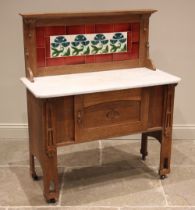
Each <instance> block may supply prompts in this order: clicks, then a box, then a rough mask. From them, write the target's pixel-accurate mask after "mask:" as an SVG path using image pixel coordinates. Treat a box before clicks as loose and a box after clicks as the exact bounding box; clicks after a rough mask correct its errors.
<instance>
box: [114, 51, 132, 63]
mask: <svg viewBox="0 0 195 210" xmlns="http://www.w3.org/2000/svg"><path fill="white" fill-rule="evenodd" d="M129 58H130V53H113V61H123V60H128V59H129Z"/></svg>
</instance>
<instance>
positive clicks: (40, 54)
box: [37, 48, 45, 67]
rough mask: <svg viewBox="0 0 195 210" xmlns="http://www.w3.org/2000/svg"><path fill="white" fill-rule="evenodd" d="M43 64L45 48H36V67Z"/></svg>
mask: <svg viewBox="0 0 195 210" xmlns="http://www.w3.org/2000/svg"><path fill="white" fill-rule="evenodd" d="M44 66H45V48H37V67H44Z"/></svg>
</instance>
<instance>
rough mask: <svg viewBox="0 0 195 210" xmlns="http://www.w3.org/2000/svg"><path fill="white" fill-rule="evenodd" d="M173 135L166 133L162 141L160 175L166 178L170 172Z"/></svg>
mask: <svg viewBox="0 0 195 210" xmlns="http://www.w3.org/2000/svg"><path fill="white" fill-rule="evenodd" d="M171 144H172V137H171V136H170V135H168V136H166V135H164V136H163V138H162V142H161V151H160V168H159V175H160V178H161V179H164V178H165V177H166V175H167V174H168V173H170V162H171V161H170V160H171Z"/></svg>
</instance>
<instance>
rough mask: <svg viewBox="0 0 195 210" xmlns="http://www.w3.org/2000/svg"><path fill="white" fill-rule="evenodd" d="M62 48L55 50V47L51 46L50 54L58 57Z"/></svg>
mask: <svg viewBox="0 0 195 210" xmlns="http://www.w3.org/2000/svg"><path fill="white" fill-rule="evenodd" d="M62 52H63V50H57V49H55V48H52V56H53V57H58V56H59V55H60V53H62Z"/></svg>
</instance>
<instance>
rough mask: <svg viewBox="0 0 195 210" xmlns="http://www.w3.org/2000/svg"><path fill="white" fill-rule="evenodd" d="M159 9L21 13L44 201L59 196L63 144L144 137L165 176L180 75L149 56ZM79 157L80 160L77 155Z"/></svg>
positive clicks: (33, 144) (33, 150)
mask: <svg viewBox="0 0 195 210" xmlns="http://www.w3.org/2000/svg"><path fill="white" fill-rule="evenodd" d="M153 12H155V10H138V11H113V12H95V13H65V14H22V16H23V23H24V51H25V65H26V77H25V78H22V79H21V80H22V82H23V83H24V85H25V86H26V88H27V105H28V124H29V154H30V173H31V175H32V177H33V178H34V179H35V180H36V179H37V178H38V177H37V174H36V172H35V162H34V157H36V158H37V159H38V160H39V162H40V165H41V167H42V171H43V183H44V196H45V198H46V200H47V201H48V202H55V201H56V200H57V199H58V196H59V186H58V171H57V147H58V146H65V145H70V144H77V143H81V142H87V141H92V140H98V139H103V138H104V139H106V138H111V137H116V136H122V135H128V134H132V133H142V139H141V149H140V152H141V155H142V159H143V160H144V159H145V158H146V156H147V154H148V151H147V138H148V136H152V137H155V138H156V139H157V140H158V141H159V143H160V147H161V152H160V166H159V174H160V177H161V178H164V177H165V176H166V175H167V174H168V173H169V172H170V157H171V141H172V122H173V107H174V91H175V86H176V84H177V83H178V82H179V81H180V78H178V77H176V76H173V75H170V74H167V73H165V72H163V71H160V70H158V69H157V70H156V68H155V67H154V66H153V64H152V62H151V60H150V58H149V43H148V32H149V17H150V15H151V14H152V13H153ZM78 158H79V157H78Z"/></svg>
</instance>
